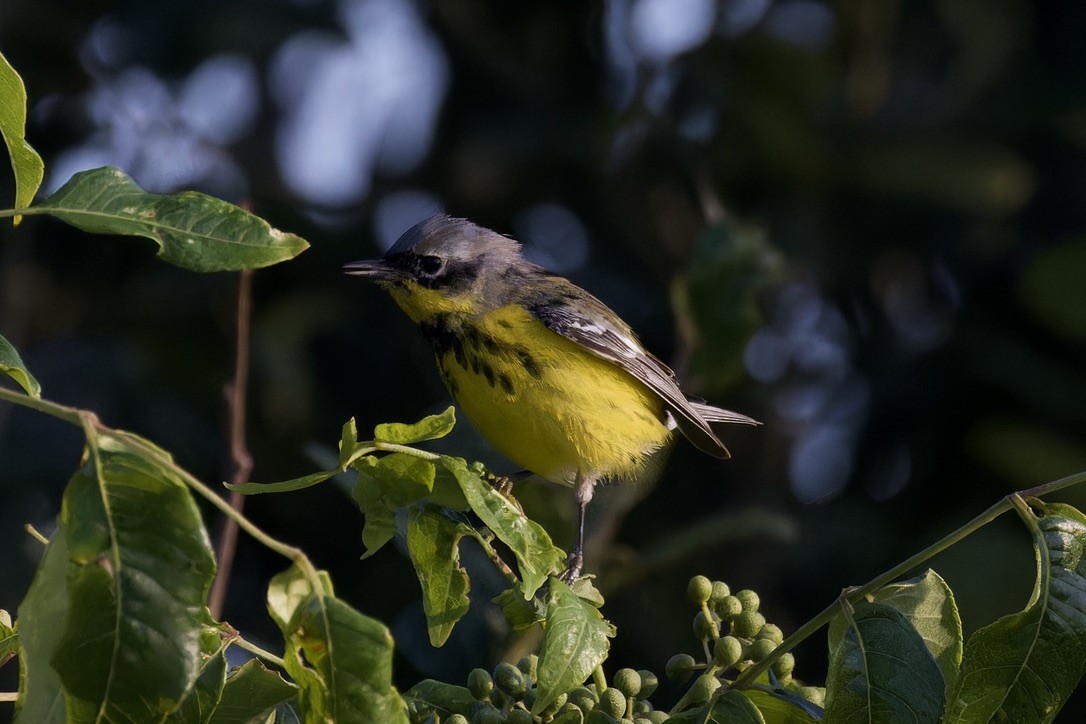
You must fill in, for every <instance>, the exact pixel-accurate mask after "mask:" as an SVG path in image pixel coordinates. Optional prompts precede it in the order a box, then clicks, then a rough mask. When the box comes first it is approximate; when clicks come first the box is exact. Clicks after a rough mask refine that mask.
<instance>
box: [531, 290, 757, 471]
mask: <svg viewBox="0 0 1086 724" xmlns="http://www.w3.org/2000/svg"><path fill="white" fill-rule="evenodd" d="M548 280H549V281H550V282H551V284H549V285H548V286H554V287H556V291H557V293H548V294H546V295H539V296H538V297H537V294H534V293H532V292H529V293H528V294H527V295H526V298H525V300H524V301H525V306H526V307H527V308H528V311H529V312H531V314H532V316H534V317H535V318H536V319H538V320H539V321H541V322H542V323H543V324H545V325H546V326H547V327H548V328H549V329H550V330H551V331H553V332H556V333H557V334H560V335H562V336H563V337H566V338H567V339H570V340H572V341H574V342H576V343H577V344H579V345H581V346H582V347H584V348H585V349H587V350H588V351H590V352H592V353H593V354H595V355H596V356H598V357H600V358H602V359H605V360H608V361H609V362H613V363H614V364H616V365H618V366H619V367H621V368H622V369H624V370H626V371H627V372H629V373H630V374H631V375H633V376H634V377H636V378H637V379H638V380H640V381H641V382H643V383H644V384H645V385H646V386H647V387H648V388H649V389H651V390H652V391H653V392H655V393H656V394H657V395H659V396H660V399H662V400H663V401H664V406H665V407H666V408H667V409H668V410H669V411H670V412H671V414H672V416H673V417H674V419H675V422H676V424H677V425H678V428H679V431H680V432H682V433H683V435H685V436H686V437H687V438H689V440H690V442H692V443H693V444H694V445H695V446H696V447H697V448H698V449H699V450H702V451H703V452H706V453H708V454H710V455H713V456H714V457H718V458H726V457H729V453H728V448H726V447H725V446H724V443H722V442H721V441H720V438H718V437H717V436H716V433H714V432H713V429H712V427H711V426H710V423H721V422H738V423H745V424H754V425H757V424H759V423H758V422H757V421H755V420H753V419H751V418H749V417H747V416H746V415H740V414H739V413H737V412H731V411H729V410H723V409H720V408H718V407H712V406H711V405H707V404H704V403H702V402H697V401H691V400H688V399H687V398H686V395H685V394H684V393H683V391H682V390H680V389H679V385H678V384H677V383H676V382H675V373H674V372H673V371H672V370H671V369H670V368H669V367H668V366H667V365H666V364H664V363H663V362H661V361H660V360H659V359H658V358H657V357H655V356H654V355H653V354H651V353H650V352H648V351H646V350H645V348H644V347H642V346H641V343H640V342H639V341H638V340H637V337H636V336H635V335H634V333H633V330H631V329H630V328H629V326H627V325H626V323H625V322H623V321H622V320H621V319H620V318H619V317H618V315H617V314H615V313H614V312H613V311H611V310H610V309H609V308H608V307H607V306H606V305H605V304H604V303H603V302H601V301H599V300H598V299H596V298H595V297H593V296H592V295H591V294H589V293H588V292H586V291H584V290H583V289H581V288H579V287H577V286H574V285H573V283H572V282H569V281H568V280H566V279H563V278H562V277H548ZM573 302H576V304H577V306H578V307H579V308H580V309H584V311H583V312H582V311H580V309H575V308H574V307H573V306H572V303H573Z"/></svg>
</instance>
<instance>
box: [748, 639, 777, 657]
mask: <svg viewBox="0 0 1086 724" xmlns="http://www.w3.org/2000/svg"><path fill="white" fill-rule="evenodd" d="M775 648H777V644H775V643H773V642H772V641H770V640H769V639H755V641H754V643H752V644H751V645H750V648H749V649H747V658H749V659H750V660H751V661H761V660H762V659H764V658H765V657H766V656H769V654H770V652H772V651H773V649H775Z"/></svg>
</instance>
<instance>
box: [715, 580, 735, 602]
mask: <svg viewBox="0 0 1086 724" xmlns="http://www.w3.org/2000/svg"><path fill="white" fill-rule="evenodd" d="M731 594H732V589H730V588H728V584H727V583H725V582H724V581H713V592H712V593H711V594H709V600H710V601H713V602H716V601H719V600H720V599H722V598H724V597H725V596H730V595H731Z"/></svg>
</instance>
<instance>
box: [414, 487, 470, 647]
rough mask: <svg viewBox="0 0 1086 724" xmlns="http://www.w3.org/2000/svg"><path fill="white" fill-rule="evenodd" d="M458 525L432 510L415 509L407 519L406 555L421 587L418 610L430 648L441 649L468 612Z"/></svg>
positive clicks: (465, 577) (463, 532) (466, 579)
mask: <svg viewBox="0 0 1086 724" xmlns="http://www.w3.org/2000/svg"><path fill="white" fill-rule="evenodd" d="M464 534H465V531H464V526H463V525H462V524H459V523H456V522H454V521H452V520H449V519H448V518H447V517H445V516H444V515H443V514H442V513H441V512H440V511H439V510H438V509H435V508H433V507H430V506H427V507H415V508H412V509H411V510H410V512H409V513H408V516H407V552H408V555H410V556H411V563H412V564H413V565H414V566H415V573H416V574H418V577H419V583H420V584H421V585H422V608H423V611H425V612H426V630H427V632H428V633H429V635H430V645H431V646H442V645H444V643H445V642H446V641H448V639H449V635H450V634H451V633H452V630H453V627H454V626H455V625H456V622H457V621H459V620H460V619H461V618H463V617H464V614H466V613H467V612H468V606H469V605H470V601H469V600H468V590H469V588H470V587H471V586H470V582H469V581H468V574H467V571H465V570H464V569H463V568H462V567H461V566H460V539H461V538H463V537H464Z"/></svg>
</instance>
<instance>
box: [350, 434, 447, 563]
mask: <svg viewBox="0 0 1086 724" xmlns="http://www.w3.org/2000/svg"><path fill="white" fill-rule="evenodd" d="M351 465H352V467H354V469H355V470H357V471H358V480H356V481H355V484H354V489H353V491H352V495H353V496H354V499H355V501H356V502H357V503H358V506H359V508H361V509H362V513H363V515H365V516H366V522H365V525H364V527H363V528H362V542H363V543H364V544H365V546H366V552H365V554H364V555H363V556H362V558H364V559H365V558H369V557H370V556H372V555H373V554H374V553H376V552H377V551H378V550H379V549H380V548H381V547H382V546H384V545H385V543H388V542H389V541H390V540H392V537H393V536H394V535H396V511H397V510H398V509H399V508H400V506H402V505H406V504H408V503H413V502H415V501H417V500H419V499H421V498H423V497H425V496H426V495H427V494H428V493H429V492H430V490H431V489H432V488H433V485H434V476H435V471H434V464H433V463H432V462H430V461H428V460H423V459H422V458H418V457H415V456H414V455H408V454H406V453H393V454H392V455H387V456H385V457H383V458H376V457H373V456H366V457H362V458H359V459H358V460H355V461H354V462H353V463H352V464H351Z"/></svg>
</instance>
